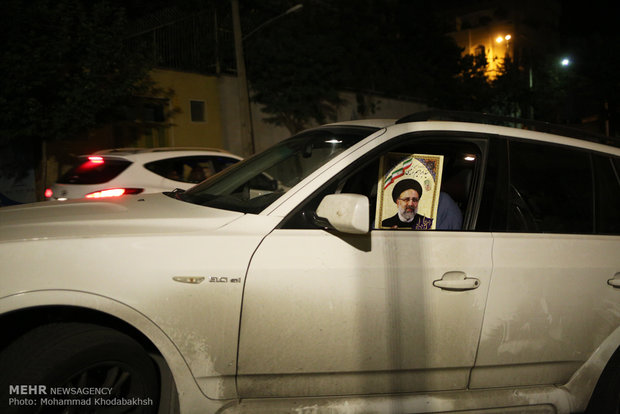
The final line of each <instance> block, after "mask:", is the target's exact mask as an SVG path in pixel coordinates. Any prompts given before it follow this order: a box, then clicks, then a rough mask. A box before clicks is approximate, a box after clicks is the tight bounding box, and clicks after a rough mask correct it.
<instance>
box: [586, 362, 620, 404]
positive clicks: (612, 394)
mask: <svg viewBox="0 0 620 414" xmlns="http://www.w3.org/2000/svg"><path fill="white" fill-rule="evenodd" d="M586 412H587V413H588V414H595V413H596V414H620V350H618V351H616V353H615V354H614V355H613V356H612V358H611V360H610V361H609V363H608V364H607V366H606V367H605V369H604V370H603V373H602V374H601V377H600V378H599V380H598V383H597V384H596V388H595V389H594V393H593V394H592V398H591V399H590V403H589V404H588V409H587V411H586Z"/></svg>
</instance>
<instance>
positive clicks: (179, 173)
mask: <svg viewBox="0 0 620 414" xmlns="http://www.w3.org/2000/svg"><path fill="white" fill-rule="evenodd" d="M238 161H239V160H237V159H236V158H229V157H220V156H213V155H194V156H188V157H175V158H167V159H163V160H158V161H152V162H149V163H146V164H144V167H145V168H146V169H147V170H149V171H151V172H153V173H155V174H157V175H160V176H162V177H164V178H167V179H169V180H174V181H180V182H184V183H199V182H201V181H204V180H206V179H207V178H209V177H211V176H212V175H213V174H216V173H218V172H220V171H222V170H223V169H225V168H227V167H229V166H231V165H233V164H235V163H237V162H238Z"/></svg>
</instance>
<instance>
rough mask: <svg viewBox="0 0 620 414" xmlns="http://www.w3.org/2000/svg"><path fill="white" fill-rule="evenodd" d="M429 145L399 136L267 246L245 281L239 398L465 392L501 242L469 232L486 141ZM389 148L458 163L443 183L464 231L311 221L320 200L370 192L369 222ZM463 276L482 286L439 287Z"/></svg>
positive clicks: (344, 175)
mask: <svg viewBox="0 0 620 414" xmlns="http://www.w3.org/2000/svg"><path fill="white" fill-rule="evenodd" d="M428 138H429V137H419V136H404V137H400V138H398V139H396V140H395V141H396V143H395V144H388V145H387V146H384V147H382V148H378V149H377V150H376V151H372V152H371V153H369V154H367V156H366V157H365V158H363V159H361V160H359V161H358V162H355V163H353V164H352V165H351V166H349V167H347V168H345V169H344V170H342V172H341V173H340V174H338V175H337V176H336V177H334V179H332V180H331V182H329V183H328V184H327V185H326V186H325V187H324V188H322V189H321V190H320V191H319V192H317V193H315V194H313V195H312V196H310V197H309V198H308V201H307V202H306V203H305V204H304V205H302V206H300V207H299V208H298V209H297V210H296V211H294V212H293V213H292V214H291V215H290V216H289V217H288V218H287V219H286V220H284V222H283V223H282V224H281V225H280V227H279V228H277V229H276V230H274V231H273V232H272V233H271V234H269V235H268V236H267V237H266V238H265V239H264V240H263V242H262V243H261V245H260V246H259V248H258V249H257V251H256V252H255V254H254V256H253V258H252V261H251V263H250V266H249V270H248V274H247V278H246V284H245V291H244V299H243V308H242V317H241V328H240V343H239V358H238V382H237V384H238V392H239V395H240V397H242V398H247V397H265V396H272V397H273V396H312V395H351V394H382V393H393V392H416V391H435V390H455V389H464V388H466V387H467V384H468V379H469V373H470V369H471V368H472V367H473V365H474V360H475V356H476V350H477V346H478V340H479V336H480V329H481V325H482V318H483V313H484V307H485V302H486V297H487V290H488V287H489V281H490V275H491V250H492V238H491V235H490V233H473V232H467V231H461V230H463V229H464V230H466V229H468V228H470V227H471V226H472V225H473V223H474V222H475V205H476V203H475V201H476V197H475V194H476V190H477V188H478V186H477V184H476V183H477V182H478V181H479V180H480V175H481V173H482V168H481V167H482V166H483V162H482V161H483V158H484V142H483V141H476V142H473V141H469V140H464V139H462V140H457V139H456V138H445V137H444V138H442V139H438V138H437V137H433V140H429V139H428ZM391 151H396V152H410V153H414V152H418V153H420V152H422V153H425V154H440V155H444V156H446V157H451V158H454V159H451V160H450V163H445V164H444V165H445V166H448V168H449V169H450V173H449V174H447V173H446V171H445V170H444V175H443V177H444V182H443V183H442V185H443V184H445V188H446V189H449V188H450V187H451V186H452V187H453V190H452V194H450V195H452V196H453V198H454V200H455V202H456V204H458V205H459V206H460V208H461V209H462V211H463V212H464V213H465V215H464V218H463V224H462V228H461V229H457V230H451V231H413V230H393V229H372V230H371V231H370V232H369V233H368V234H364V235H347V234H343V233H339V232H336V231H328V230H323V229H320V228H317V227H316V226H315V225H313V224H312V222H311V221H312V220H311V219H310V216H311V215H312V213H313V211H314V210H315V209H316V206H317V205H318V203H319V202H320V200H321V199H322V198H323V196H324V195H326V194H330V193H334V192H344V193H359V194H364V195H367V196H368V197H369V199H370V202H371V219H372V218H373V217H374V210H375V209H374V205H375V204H376V194H373V189H376V186H377V177H378V172H379V171H378V165H379V163H378V160H379V158H380V156H381V155H383V154H385V153H387V152H391ZM467 156H469V158H468V159H469V161H464V159H465V157H467ZM456 158H458V159H456ZM463 163H465V168H461V167H459V165H461V164H463ZM468 163H469V164H468ZM463 171H464V172H465V173H463ZM467 173H469V174H467ZM451 180H453V182H451ZM459 180H460V181H462V182H461V185H459V184H458V183H457V181H459ZM465 277H467V278H469V279H470V280H474V279H475V280H477V281H478V282H477V284H476V286H475V287H470V288H468V289H467V290H460V291H459V290H450V289H444V288H442V287H441V286H444V287H448V288H449V287H450V283H451V280H452V279H453V278H457V279H458V278H465ZM443 282H445V283H447V285H446V284H443Z"/></svg>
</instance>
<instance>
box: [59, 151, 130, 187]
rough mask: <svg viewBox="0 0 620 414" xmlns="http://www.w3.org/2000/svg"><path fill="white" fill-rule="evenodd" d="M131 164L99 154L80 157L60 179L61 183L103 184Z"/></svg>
mask: <svg viewBox="0 0 620 414" xmlns="http://www.w3.org/2000/svg"><path fill="white" fill-rule="evenodd" d="M130 165H131V162H130V161H127V160H122V159H113V158H104V157H98V156H91V157H80V158H78V161H77V163H76V164H75V165H74V166H73V167H72V168H70V169H69V170H68V171H67V172H66V173H64V174H63V175H62V176H61V177H60V178H59V179H58V181H57V182H58V183H60V184H102V183H106V182H108V181H110V180H112V179H113V178H115V177H117V176H118V175H119V174H120V173H122V172H123V171H125V169H127V167H129V166H130Z"/></svg>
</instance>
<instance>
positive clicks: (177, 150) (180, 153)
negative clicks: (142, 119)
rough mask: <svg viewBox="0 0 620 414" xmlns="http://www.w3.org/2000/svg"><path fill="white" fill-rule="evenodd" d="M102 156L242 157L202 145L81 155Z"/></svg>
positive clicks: (121, 150) (147, 158)
mask: <svg viewBox="0 0 620 414" xmlns="http://www.w3.org/2000/svg"><path fill="white" fill-rule="evenodd" d="M93 155H97V156H102V157H106V158H118V159H126V160H130V161H137V160H141V161H144V162H148V161H155V160H160V159H164V158H176V157H186V156H196V155H208V156H214V157H217V156H222V157H228V158H234V159H237V160H241V159H243V158H242V157H240V156H239V155H236V154H233V153H231V152H228V151H226V150H223V149H219V148H202V147H158V148H112V149H104V150H100V151H96V152H94V153H92V154H84V155H81V157H89V156H93Z"/></svg>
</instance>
